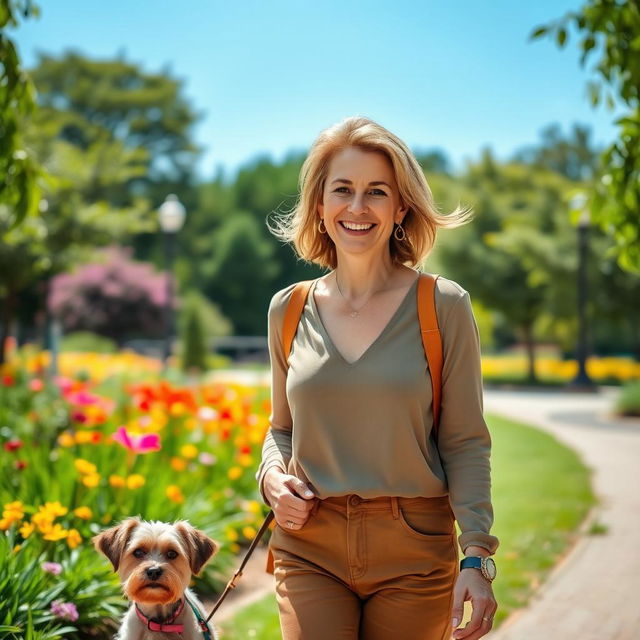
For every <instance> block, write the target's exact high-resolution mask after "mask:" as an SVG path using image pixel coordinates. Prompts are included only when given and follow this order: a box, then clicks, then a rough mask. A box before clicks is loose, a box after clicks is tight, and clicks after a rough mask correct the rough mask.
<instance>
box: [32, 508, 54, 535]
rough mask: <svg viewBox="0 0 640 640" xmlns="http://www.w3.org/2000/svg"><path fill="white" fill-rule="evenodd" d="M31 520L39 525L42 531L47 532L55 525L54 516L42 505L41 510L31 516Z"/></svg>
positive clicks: (39, 529)
mask: <svg viewBox="0 0 640 640" xmlns="http://www.w3.org/2000/svg"><path fill="white" fill-rule="evenodd" d="M31 522H32V523H33V524H34V525H35V526H36V527H38V531H39V532H40V533H46V532H47V531H49V529H51V527H52V526H53V516H52V515H51V514H50V513H48V512H47V511H43V510H42V507H40V511H38V513H34V514H33V516H32V517H31Z"/></svg>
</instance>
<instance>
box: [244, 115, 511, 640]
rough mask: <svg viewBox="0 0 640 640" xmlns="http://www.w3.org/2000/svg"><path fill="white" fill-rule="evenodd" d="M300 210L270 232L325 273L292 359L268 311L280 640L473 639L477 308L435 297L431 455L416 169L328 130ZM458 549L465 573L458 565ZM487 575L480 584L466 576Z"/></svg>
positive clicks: (342, 129)
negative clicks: (437, 376) (419, 303)
mask: <svg viewBox="0 0 640 640" xmlns="http://www.w3.org/2000/svg"><path fill="white" fill-rule="evenodd" d="M300 191H301V193H300V199H299V202H298V205H297V207H296V209H295V210H294V211H293V213H292V214H291V215H290V216H288V217H285V220H284V222H281V223H280V224H279V227H278V229H276V230H275V233H276V234H277V235H278V236H279V237H280V238H282V239H284V240H287V241H291V242H293V244H294V246H295V248H296V251H297V253H298V254H299V255H300V256H301V257H302V258H304V259H306V260H308V261H311V262H315V263H316V264H319V265H321V266H322V267H326V268H329V269H330V270H331V271H330V272H329V273H328V274H327V275H324V276H322V277H321V278H318V279H317V280H315V281H314V283H313V285H312V288H311V290H310V291H309V296H308V298H307V301H306V303H305V307H304V309H303V312H302V315H301V317H300V322H299V324H298V328H297V332H296V335H295V338H294V341H293V344H292V347H291V353H290V355H289V358H288V361H287V362H285V360H284V355H283V350H282V335H281V331H282V322H283V317H284V311H285V308H286V305H287V303H288V301H289V298H290V297H291V292H292V290H293V287H294V285H289V286H288V287H285V288H284V289H282V290H280V291H278V292H277V293H276V294H275V295H274V296H273V298H272V300H271V304H270V307H269V314H268V320H269V351H270V357H271V370H272V413H271V416H270V428H269V430H268V432H267V435H266V438H265V442H264V446H263V452H262V461H261V464H260V467H259V468H258V471H257V474H256V479H257V481H258V483H259V487H260V490H261V493H262V496H263V499H264V501H265V503H266V504H268V505H270V506H271V507H272V509H273V511H274V514H275V521H276V526H275V528H274V530H273V533H272V536H271V540H270V543H269V544H270V548H271V551H272V552H273V555H274V567H275V579H276V597H277V601H278V608H279V614H280V623H281V627H282V633H283V638H284V640H294V639H296V640H315V639H316V638H317V639H320V638H322V639H323V640H325V639H326V638H331V639H332V640H334V639H339V638H340V639H342V638H344V639H353V640H356V639H357V638H361V639H363V640H382V639H383V638H384V639H385V640H389V639H396V638H397V639H400V640H442V639H444V638H449V637H450V636H451V632H452V629H455V628H456V627H457V626H458V625H459V623H460V621H461V620H462V614H463V603H464V601H465V600H471V601H472V608H473V615H472V618H471V621H470V622H469V623H468V624H467V625H466V626H465V627H464V628H461V629H457V630H456V631H454V633H453V637H454V638H465V639H466V640H476V639H477V638H480V637H482V636H483V635H485V634H486V633H487V632H488V631H489V630H490V629H491V626H492V620H493V616H494V614H495V611H496V608H497V605H496V602H495V598H494V596H493V592H492V588H491V580H492V579H493V577H494V575H495V572H494V571H493V567H491V562H492V561H491V560H490V561H488V562H487V561H486V560H482V558H486V557H488V556H490V555H493V554H494V553H495V551H496V549H497V547H498V544H499V541H498V539H497V538H496V537H495V536H492V535H490V533H489V530H490V527H491V525H492V522H493V510H492V506H491V497H490V484H491V483H490V449H491V438H490V435H489V432H488V429H487V426H486V423H485V421H484V419H483V415H482V378H481V373H480V347H479V339H478V330H477V326H476V323H475V319H474V317H473V312H472V310H471V304H470V299H469V294H468V293H467V292H466V291H465V290H464V289H463V288H462V287H461V286H460V285H458V284H457V283H456V282H454V281H452V280H448V279H446V278H443V277H440V278H439V279H438V280H437V284H436V291H435V302H436V315H437V318H438V325H439V327H440V331H441V334H442V342H443V355H444V365H443V371H442V405H441V417H440V422H439V432H438V436H437V438H438V440H437V443H436V441H435V436H434V433H433V431H432V427H433V402H432V393H431V379H430V376H429V370H428V367H427V362H426V360H425V355H424V351H423V347H422V343H421V336H420V326H419V322H418V315H417V308H416V291H417V286H416V285H417V280H418V277H419V272H418V271H416V269H415V267H416V265H419V264H420V263H421V261H422V260H423V258H424V257H425V256H426V255H427V254H428V252H429V251H430V250H431V248H432V246H433V243H434V241H435V236H436V231H437V229H438V228H439V227H454V226H459V225H461V224H463V223H465V222H466V221H468V220H469V218H470V213H469V212H468V211H465V210H461V209H456V211H454V212H453V213H452V214H450V215H448V216H444V215H441V214H440V213H438V211H437V210H436V207H435V205H434V202H433V198H432V195H431V191H430V189H429V186H428V184H427V182H426V180H425V178H424V175H423V173H422V170H421V168H420V166H419V165H418V163H417V161H416V160H415V157H414V156H413V154H412V153H411V151H410V150H409V149H408V148H407V146H406V145H405V144H404V143H403V142H402V141H401V140H399V139H398V138H397V137H396V136H395V135H393V134H392V133H390V132H389V131H387V130H386V129H384V128H383V127H381V126H380V125H378V124H377V123H375V122H373V121H371V120H369V119H367V118H363V117H352V118H347V119H346V120H344V121H342V122H340V123H338V124H336V125H334V126H332V127H330V128H328V129H327V130H325V131H323V132H322V133H321V134H320V136H319V137H318V139H317V140H316V141H315V142H314V144H313V146H312V148H311V150H310V153H309V156H308V157H307V159H306V161H305V163H304V165H303V167H302V171H301V175H300ZM454 519H455V520H457V522H458V524H459V526H460V529H461V535H460V536H459V538H458V544H459V545H460V549H461V550H462V551H463V553H464V554H465V556H466V557H468V558H480V560H463V561H462V562H463V563H464V564H463V565H461V566H462V567H464V568H461V567H459V564H458V562H459V557H458V548H457V546H456V532H455V520H454ZM474 562H475V563H477V564H479V565H480V564H482V567H481V568H476V567H473V566H470V567H468V568H467V567H466V564H467V563H468V564H474Z"/></svg>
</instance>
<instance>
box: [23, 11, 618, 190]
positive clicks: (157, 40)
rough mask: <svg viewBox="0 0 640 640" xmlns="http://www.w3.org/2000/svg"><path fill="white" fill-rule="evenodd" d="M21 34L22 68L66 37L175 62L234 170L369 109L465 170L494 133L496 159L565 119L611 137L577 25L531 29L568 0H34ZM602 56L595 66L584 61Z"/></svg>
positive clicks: (206, 173) (210, 165)
mask: <svg viewBox="0 0 640 640" xmlns="http://www.w3.org/2000/svg"><path fill="white" fill-rule="evenodd" d="M37 3H38V4H39V6H40V9H41V17H40V18H39V19H32V20H27V21H25V22H23V23H22V24H21V26H20V28H19V29H18V30H17V31H16V32H15V36H14V37H15V39H16V41H17V44H18V48H19V51H20V55H21V56H22V59H23V61H24V62H25V64H26V65H27V66H31V65H33V64H34V63H35V61H36V59H37V57H36V53H37V52H38V51H42V52H45V53H48V54H53V55H56V54H60V53H62V52H63V51H64V50H66V49H69V48H73V49H75V50H77V51H80V52H82V53H84V54H86V55H88V56H91V57H94V58H100V59H105V58H112V57H115V56H116V55H118V54H123V55H124V57H125V59H126V60H127V61H129V62H134V63H137V64H140V65H141V66H142V68H143V69H145V70H146V71H149V72H158V71H160V70H162V69H163V68H168V69H170V71H171V73H172V75H173V76H174V77H177V78H180V79H182V80H183V81H184V93H185V95H186V96H187V98H188V99H189V100H190V102H191V104H192V105H193V107H194V108H195V109H196V110H197V111H199V112H203V113H204V117H203V118H202V120H201V121H200V122H199V123H198V124H197V125H196V127H195V128H194V137H195V139H196V141H197V143H198V144H200V145H202V146H204V147H205V153H204V154H203V157H202V159H201V161H200V163H199V167H198V168H199V172H200V175H201V176H202V177H204V178H207V177H211V176H213V174H214V173H215V171H216V170H217V169H218V168H219V167H224V169H225V172H226V174H227V176H230V175H232V174H233V172H235V170H236V169H237V168H238V166H239V165H241V164H243V163H246V162H248V161H249V160H250V159H252V158H253V157H255V156H256V155H258V154H265V153H267V154H270V155H271V156H272V157H273V158H274V159H276V160H280V159H281V158H282V157H283V156H284V155H285V154H286V152H287V151H289V150H291V149H299V150H305V149H308V147H309V145H310V144H311V143H312V142H313V140H314V138H315V137H316V136H317V134H318V133H319V132H320V131H321V130H322V129H323V128H325V127H327V126H329V125H331V124H333V123H334V122H336V121H338V120H340V119H342V118H343V117H345V116H349V115H355V114H360V115H366V116H368V117H371V118H373V119H374V120H377V121H378V122H380V123H381V124H382V125H384V126H386V127H387V128H389V129H390V130H391V131H393V132H394V133H396V134H397V135H399V136H400V137H401V138H402V139H404V140H405V141H406V142H407V143H408V144H409V145H410V146H411V147H412V148H414V149H429V148H433V147H439V148H441V149H443V150H444V151H445V152H446V153H447V154H448V155H449V157H450V159H451V160H452V161H453V163H454V166H455V167H456V168H461V167H463V166H464V163H465V162H466V161H467V160H474V159H476V158H477V157H478V156H479V153H480V150H481V149H482V147H484V146H490V147H491V148H492V149H493V151H494V152H495V153H496V154H497V156H498V157H499V158H506V157H507V156H508V155H509V154H510V153H511V152H512V151H514V150H515V149H517V148H518V147H521V146H523V145H527V144H534V143H536V142H537V141H538V140H539V133H540V131H541V129H542V128H544V127H545V126H546V125H548V124H550V123H552V122H557V123H558V124H560V125H561V126H562V128H563V130H564V131H565V132H567V133H568V131H569V128H570V126H571V125H572V123H574V122H580V123H582V124H586V125H589V126H591V127H592V130H593V139H594V141H595V142H597V143H600V144H605V143H608V142H610V141H611V140H612V139H613V137H614V132H615V128H614V126H613V124H612V122H613V120H614V114H612V113H610V112H609V111H607V110H606V109H605V108H604V107H598V108H597V109H592V108H591V106H590V103H589V101H588V99H587V94H586V82H587V80H588V79H590V78H591V74H590V73H589V71H588V70H583V69H582V68H581V67H580V66H579V52H578V47H577V38H576V37H575V34H570V38H569V43H568V45H567V46H565V48H564V49H558V48H557V47H556V45H555V44H554V43H553V42H551V40H550V39H543V40H536V41H533V42H529V34H530V33H531V31H532V30H533V28H534V27H536V26H538V25H540V24H543V23H547V22H549V21H551V20H554V19H556V18H559V17H560V16H562V15H563V14H564V13H565V12H566V11H569V10H575V9H577V8H579V7H580V6H581V2H576V1H575V0H574V1H569V0H538V1H536V2H531V3H530V2H519V1H517V0H510V1H507V0H490V1H489V2H481V1H478V0H476V1H472V0H449V1H447V2H444V1H440V2H435V1H433V0H426V1H422V2H418V1H408V0H393V1H387V2H382V1H379V0H371V1H368V2H364V1H361V0H354V1H350V0H342V1H337V0H325V1H324V2H321V3H319V2H318V3H316V2H314V3H312V2H310V1H304V0H299V1H294V0H271V1H270V2H266V1H264V0H247V1H245V2H238V3H232V2H229V1H228V0H224V1H220V0H210V1H206V0H185V1H184V2H182V3H176V2H168V1H167V0H154V1H153V2H152V1H149V0H135V1H134V2H132V1H131V0H128V1H124V0H112V1H110V2H96V3H93V2H87V1H86V0H83V1H80V0H37ZM592 65H593V62H591V63H590V64H589V67H591V66H592Z"/></svg>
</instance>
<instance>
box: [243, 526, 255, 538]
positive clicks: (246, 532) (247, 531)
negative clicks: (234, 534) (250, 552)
mask: <svg viewBox="0 0 640 640" xmlns="http://www.w3.org/2000/svg"><path fill="white" fill-rule="evenodd" d="M242 535H243V536H244V537H245V538H247V540H253V538H255V537H256V530H255V529H254V528H253V527H249V526H247V527H242Z"/></svg>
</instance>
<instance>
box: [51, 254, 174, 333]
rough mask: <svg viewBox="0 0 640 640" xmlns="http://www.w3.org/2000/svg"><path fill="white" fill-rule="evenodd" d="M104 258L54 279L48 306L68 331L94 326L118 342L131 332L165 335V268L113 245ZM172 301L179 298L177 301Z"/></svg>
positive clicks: (85, 329) (97, 331)
mask: <svg viewBox="0 0 640 640" xmlns="http://www.w3.org/2000/svg"><path fill="white" fill-rule="evenodd" d="M104 254H105V259H104V261H103V262H93V263H90V264H85V265H82V266H81V267H79V268H78V269H76V271H75V272H74V273H63V274H60V275H58V276H56V277H55V278H53V281H52V283H51V289H50V294H49V300H48V303H49V307H50V309H51V311H52V313H53V315H54V316H56V317H57V318H58V319H59V320H60V322H61V324H62V326H63V328H64V330H65V331H91V332H93V333H97V334H98V335H102V336H106V337H108V338H111V339H112V340H114V341H115V342H116V343H117V344H118V345H122V344H123V342H124V341H125V340H126V339H127V338H129V337H132V336H137V335H140V334H142V335H145V336H148V335H151V336H157V337H160V336H162V332H163V325H162V322H161V320H162V317H163V310H164V307H165V305H166V301H167V295H166V294H167V285H166V278H167V277H168V276H167V275H166V274H161V273H155V272H154V271H153V268H152V266H151V265H149V264H145V263H141V262H134V261H132V260H131V259H130V254H131V250H130V249H122V248H118V247H111V248H109V249H108V250H106V251H104ZM171 304H174V303H173V301H172V302H171Z"/></svg>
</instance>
